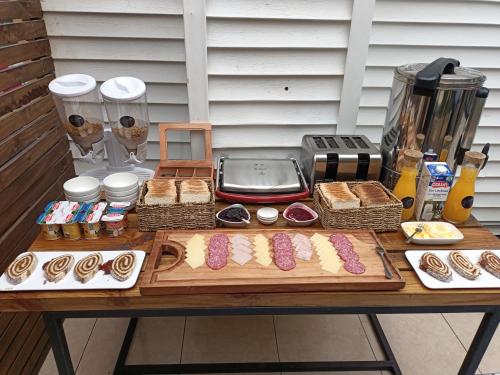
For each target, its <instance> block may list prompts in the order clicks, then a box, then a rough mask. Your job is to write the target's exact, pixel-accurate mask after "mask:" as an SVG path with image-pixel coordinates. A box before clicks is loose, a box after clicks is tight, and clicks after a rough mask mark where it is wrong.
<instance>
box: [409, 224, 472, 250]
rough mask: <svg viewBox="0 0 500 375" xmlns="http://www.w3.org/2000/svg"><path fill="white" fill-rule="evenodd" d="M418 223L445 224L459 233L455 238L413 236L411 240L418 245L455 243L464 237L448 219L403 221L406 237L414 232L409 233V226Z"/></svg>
mask: <svg viewBox="0 0 500 375" xmlns="http://www.w3.org/2000/svg"><path fill="white" fill-rule="evenodd" d="M418 223H424V224H426V225H436V224H440V225H444V226H446V227H448V228H450V230H451V231H454V232H456V233H457V237H453V238H415V237H413V238H412V239H411V242H412V243H414V244H417V245H449V244H454V243H457V242H460V241H462V240H463V239H464V235H463V234H462V232H460V230H459V229H458V228H457V227H456V226H454V225H453V224H451V223H448V222H446V221H406V222H404V223H401V229H402V230H403V233H404V235H405V237H406V238H408V237H410V235H411V234H413V232H411V233H408V232H407V227H409V226H413V225H416V224H418Z"/></svg>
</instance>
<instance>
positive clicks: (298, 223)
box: [283, 203, 318, 227]
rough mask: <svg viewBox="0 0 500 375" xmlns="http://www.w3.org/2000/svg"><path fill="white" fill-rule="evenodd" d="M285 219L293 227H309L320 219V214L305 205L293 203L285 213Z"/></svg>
mask: <svg viewBox="0 0 500 375" xmlns="http://www.w3.org/2000/svg"><path fill="white" fill-rule="evenodd" d="M294 211H295V212H294ZM302 211H303V212H302ZM283 217H284V218H285V220H286V222H287V224H288V225H290V226H292V227H307V226H309V225H311V224H312V223H314V222H315V221H316V220H317V219H318V214H317V213H316V211H314V210H313V209H311V208H309V207H307V206H306V205H305V204H303V203H292V204H291V205H290V206H288V207H287V208H286V209H285V211H283ZM302 217H304V219H303V220H299V219H302Z"/></svg>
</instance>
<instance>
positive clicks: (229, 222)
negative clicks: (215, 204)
mask: <svg viewBox="0 0 500 375" xmlns="http://www.w3.org/2000/svg"><path fill="white" fill-rule="evenodd" d="M229 210H232V212H230V215H229V217H228V216H226V215H224V213H226V214H227V213H228V211H229ZM237 211H241V213H242V216H243V217H244V218H245V219H246V220H247V221H250V212H248V210H247V209H246V208H245V206H243V205H242V204H239V203H237V204H232V205H230V206H227V207H226V208H224V209H222V210H220V211H219V212H217V214H216V215H215V217H216V218H217V220H218V221H219V222H220V223H221V224H222V225H224V226H226V227H230V228H243V227H246V226H247V225H248V222H245V221H234V220H236V219H235V218H234V216H233V213H235V212H237Z"/></svg>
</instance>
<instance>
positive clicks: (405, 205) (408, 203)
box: [401, 197, 415, 208]
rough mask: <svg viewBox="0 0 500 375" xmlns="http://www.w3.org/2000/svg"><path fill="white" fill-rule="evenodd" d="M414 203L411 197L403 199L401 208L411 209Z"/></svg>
mask: <svg viewBox="0 0 500 375" xmlns="http://www.w3.org/2000/svg"><path fill="white" fill-rule="evenodd" d="M414 201H415V198H413V197H405V198H403V199H401V202H402V203H403V208H411V206H413V202H414Z"/></svg>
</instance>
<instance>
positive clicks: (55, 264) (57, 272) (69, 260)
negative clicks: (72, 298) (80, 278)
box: [43, 254, 75, 283]
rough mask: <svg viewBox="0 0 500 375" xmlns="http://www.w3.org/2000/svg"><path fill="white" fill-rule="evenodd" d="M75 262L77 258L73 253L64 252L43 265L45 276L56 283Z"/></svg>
mask: <svg viewBox="0 0 500 375" xmlns="http://www.w3.org/2000/svg"><path fill="white" fill-rule="evenodd" d="M74 262H75V258H74V257H73V255H71V254H64V255H60V256H58V257H56V258H53V259H51V260H50V261H48V262H47V263H45V264H44V265H43V271H44V275H45V278H46V279H47V280H48V281H52V282H54V283H57V282H58V281H61V280H62V279H64V278H65V277H66V275H67V274H68V272H69V270H70V269H71V267H73V263H74Z"/></svg>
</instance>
